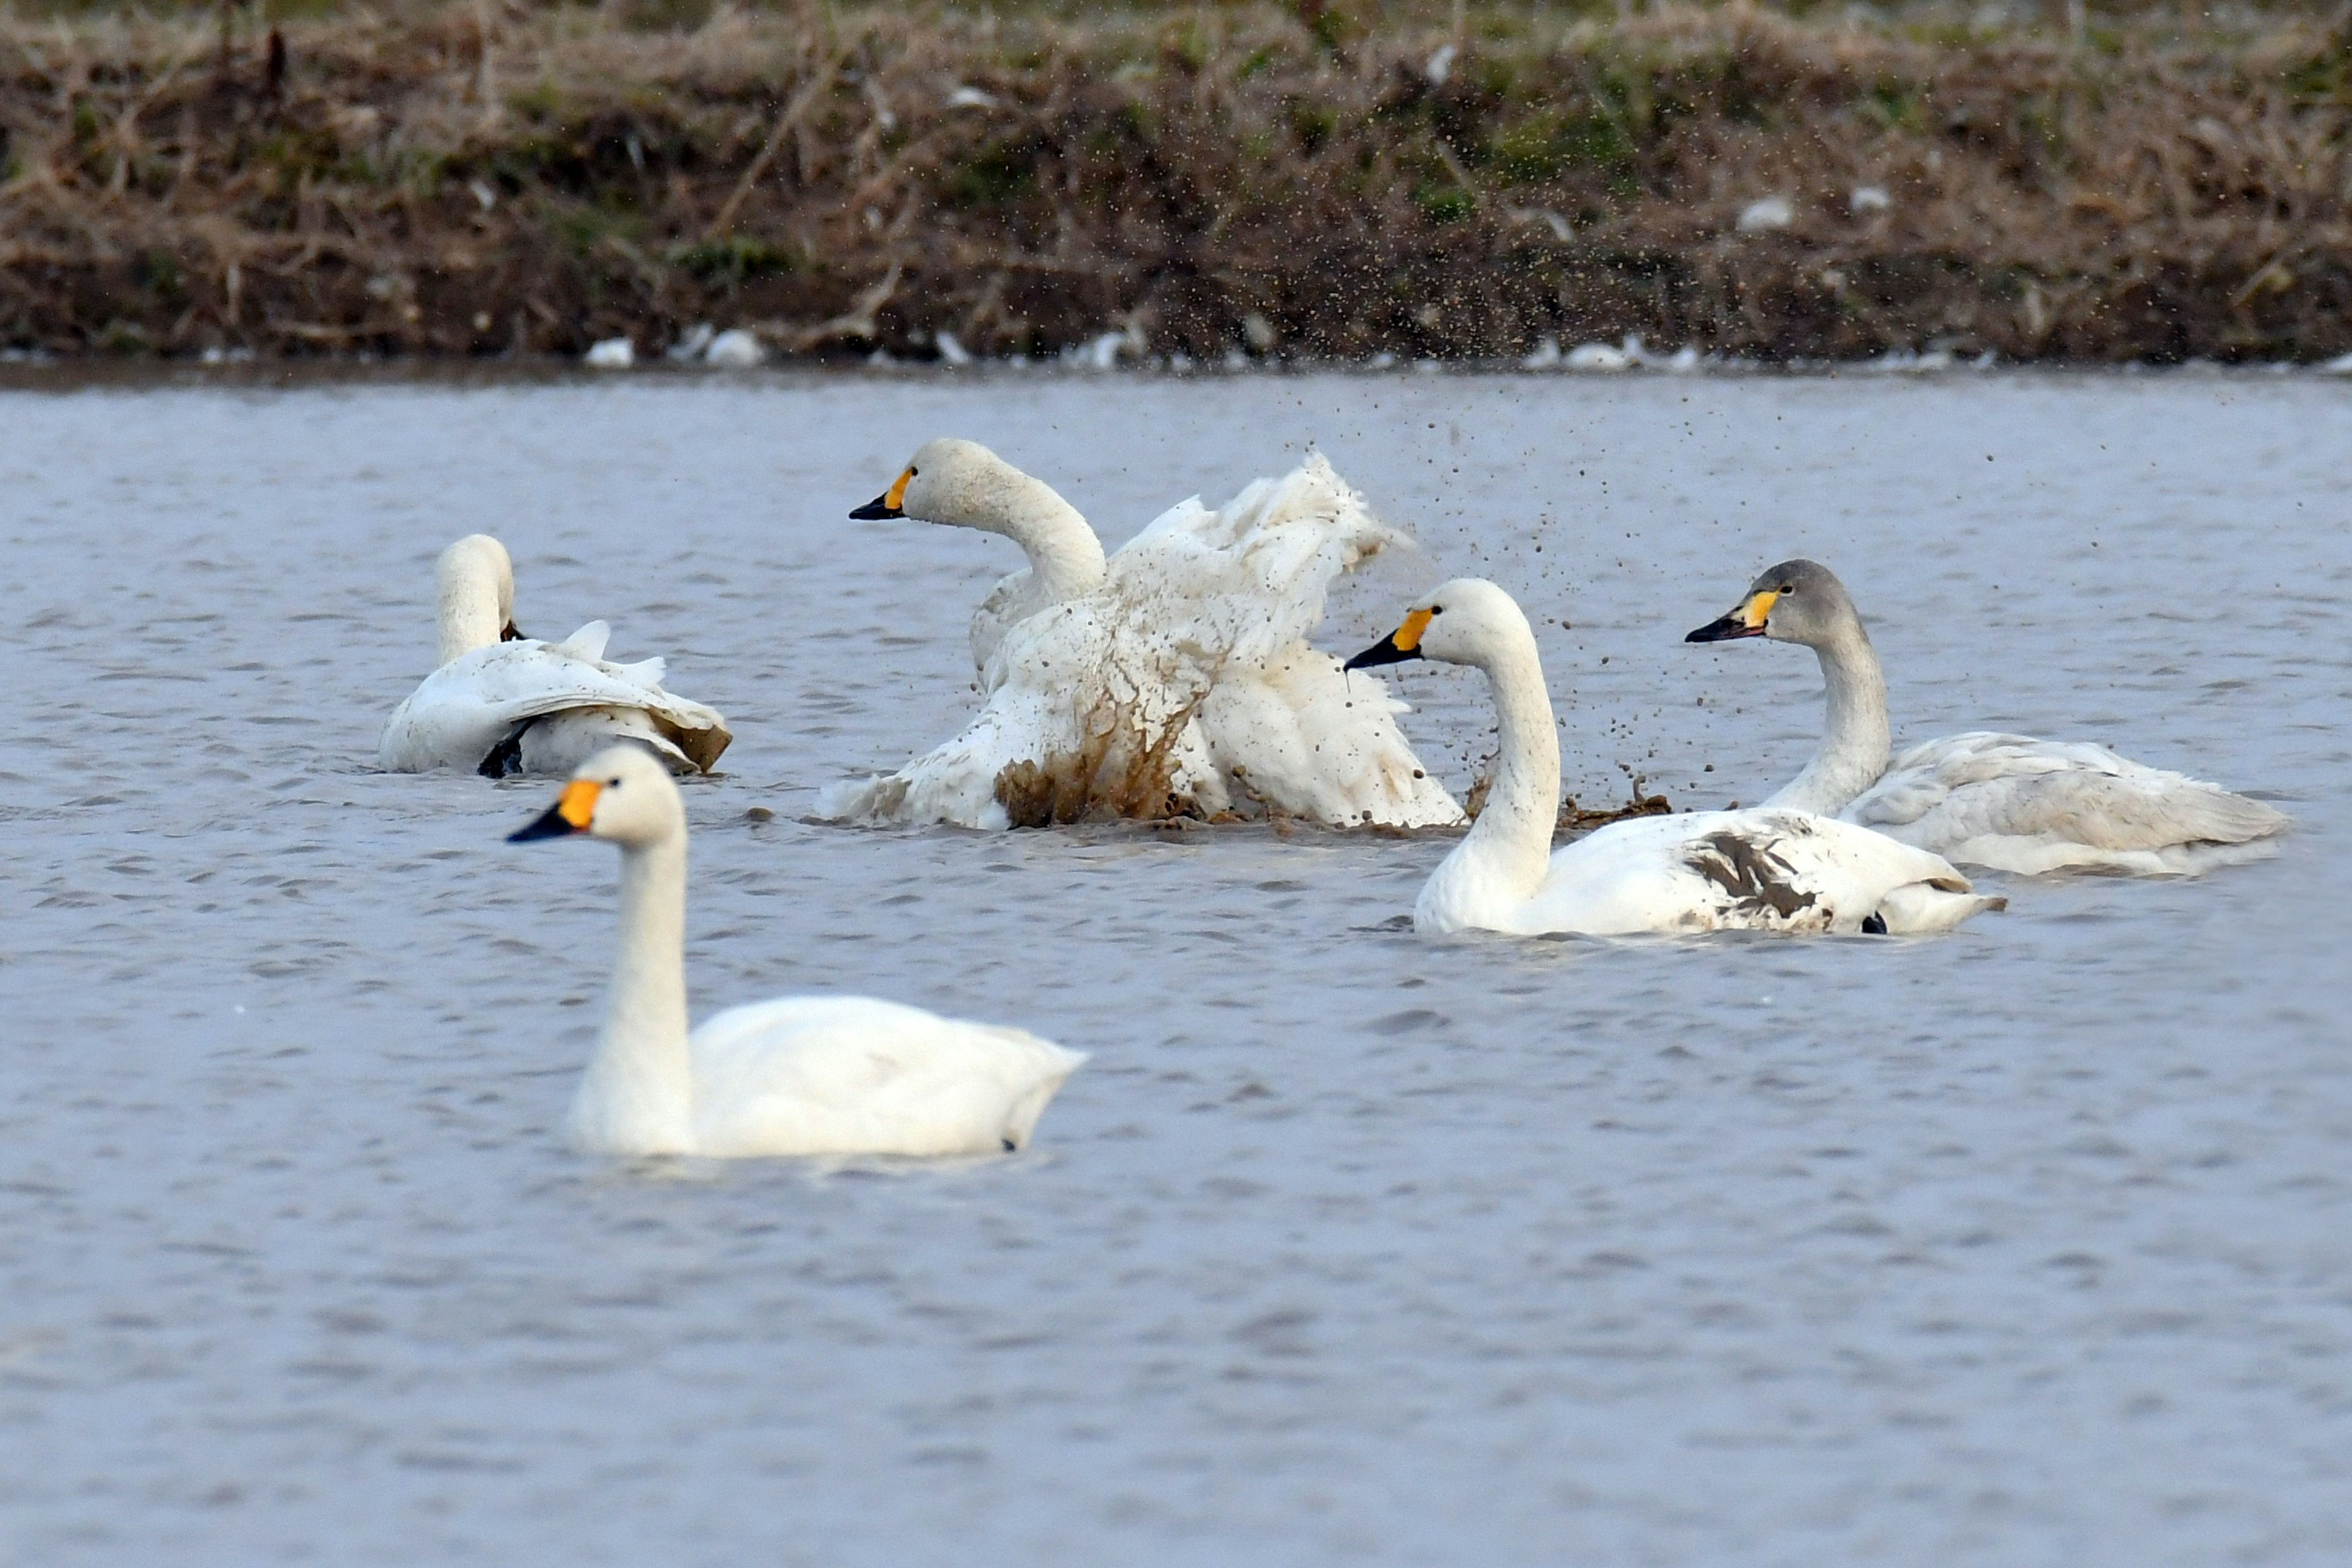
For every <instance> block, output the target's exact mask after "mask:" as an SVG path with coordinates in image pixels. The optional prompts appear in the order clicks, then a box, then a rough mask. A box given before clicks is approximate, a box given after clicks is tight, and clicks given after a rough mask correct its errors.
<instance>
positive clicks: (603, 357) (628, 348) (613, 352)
mask: <svg viewBox="0 0 2352 1568" xmlns="http://www.w3.org/2000/svg"><path fill="white" fill-rule="evenodd" d="M580 360H581V363H583V364H585V365H586V366H587V367H588V368H589V369H590V370H626V369H628V368H629V367H630V366H631V365H633V364H635V363H637V345H636V344H635V343H634V342H630V341H629V340H628V339H626V338H606V339H604V341H603V342H597V343H592V344H590V345H589V348H588V352H587V353H584V354H583V355H581V356H580Z"/></svg>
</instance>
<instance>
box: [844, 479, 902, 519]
mask: <svg viewBox="0 0 2352 1568" xmlns="http://www.w3.org/2000/svg"><path fill="white" fill-rule="evenodd" d="M914 477H915V470H914V469H912V468H908V470H907V471H906V472H905V473H903V474H900V475H899V476H898V483H896V484H894V485H892V486H891V487H890V488H889V489H887V490H884V491H883V492H882V493H881V494H880V495H878V496H876V497H875V498H874V499H873V500H870V501H867V502H866V504H865V505H864V506H861V507H859V508H858V509H857V510H856V511H853V512H851V513H850V514H849V515H850V516H851V517H853V518H855V519H856V520H857V521H860V522H872V521H876V520H877V519H880V518H886V517H904V516H906V515H907V514H906V513H905V512H904V511H902V510H899V509H900V508H901V507H902V506H903V505H904V504H905V502H906V500H907V481H908V479H913V478H914Z"/></svg>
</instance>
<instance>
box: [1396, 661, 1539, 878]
mask: <svg viewBox="0 0 2352 1568" xmlns="http://www.w3.org/2000/svg"><path fill="white" fill-rule="evenodd" d="M1484 668H1485V669H1486V683H1487V685H1488V687H1489V688H1490V689H1492V690H1493V692H1494V694H1495V716H1496V741H1497V742H1499V744H1500V746H1501V748H1502V749H1501V752H1500V754H1499V755H1498V756H1497V757H1496V763H1495V783H1494V786H1493V787H1492V788H1491V789H1489V790H1488V791H1487V792H1486V807H1485V809H1483V810H1481V811H1480V812H1479V813H1478V820H1477V821H1476V822H1475V823H1473V824H1472V825H1471V827H1470V833H1469V836H1468V837H1465V838H1464V839H1463V840H1462V842H1461V843H1460V844H1458V845H1456V846H1454V852H1453V853H1452V854H1450V855H1448V856H1447V857H1446V858H1445V859H1444V862H1443V863H1442V864H1441V865H1439V867H1438V868H1437V870H1436V872H1435V873H1434V874H1433V876H1432V877H1431V878H1430V879H1429V885H1428V886H1427V887H1426V888H1424V889H1423V891H1422V903H1421V907H1422V908H1423V909H1424V910H1432V911H1433V912H1434V911H1436V910H1440V909H1444V910H1449V911H1450V912H1451V913H1452V914H1453V916H1454V918H1455V919H1456V920H1458V921H1459V922H1460V923H1463V924H1473V925H1484V924H1492V923H1494V918H1495V917H1494V916H1493V915H1492V914H1491V913H1482V912H1481V911H1486V910H1493V909H1499V908H1505V907H1508V906H1510V905H1515V904H1517V903H1522V902H1524V901H1526V900H1528V899H1530V898H1533V897H1534V896H1535V892H1536V889H1538V888H1539V887H1541V886H1542V885H1543V879H1544V875H1545V873H1546V872H1547V871H1548V870H1549V868H1550V865H1551V835H1552V826H1553V825H1554V824H1555V823H1556V822H1558V821H1559V734H1558V733H1557V731H1555V730H1554V729H1553V727H1552V713H1551V694H1550V693H1549V692H1548V691H1546V690H1545V689H1544V678H1543V663H1542V661H1541V659H1540V658H1538V656H1537V654H1536V645H1535V639H1534V638H1533V637H1526V638H1524V639H1516V638H1515V639H1513V641H1512V643H1511V645H1510V646H1508V647H1503V648H1500V649H1497V650H1496V653H1495V655H1494V657H1493V658H1490V659H1488V660H1487V661H1486V664H1485V666H1484Z"/></svg>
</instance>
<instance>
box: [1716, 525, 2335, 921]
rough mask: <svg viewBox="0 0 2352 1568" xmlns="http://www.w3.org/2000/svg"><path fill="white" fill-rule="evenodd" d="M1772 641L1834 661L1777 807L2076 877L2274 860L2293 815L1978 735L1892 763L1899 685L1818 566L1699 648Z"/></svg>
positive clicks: (2179, 781)
mask: <svg viewBox="0 0 2352 1568" xmlns="http://www.w3.org/2000/svg"><path fill="white" fill-rule="evenodd" d="M1743 637H1769V638H1771V639H1772V640H1774V641H1776V642H1794V643H1802V644H1804V645H1805V646H1806V647H1810V648H1811V649H1812V650H1813V651H1814V653H1816V654H1817V655H1819V656H1820V658H1821V661H1822V683H1823V685H1824V686H1825V687H1826V688H1827V690H1828V707H1829V734H1828V737H1827V738H1826V739H1825V740H1824V741H1823V742H1822V749H1821V750H1820V751H1819V752H1816V753H1815V754H1814V756H1813V760H1812V761H1811V763H1807V764H1806V765H1805V770H1804V772H1802V773H1799V774H1798V775H1797V777H1796V779H1795V780H1794V781H1793V782H1792V783H1790V784H1789V785H1788V787H1786V788H1785V789H1783V790H1781V791H1780V793H1779V794H1777V795H1773V796H1772V797H1771V798H1770V799H1769V800H1768V801H1766V802H1765V803H1764V804H1765V805H1788V806H1795V807H1797V808H1799V809H1801V810H1804V811H1818V812H1824V813H1834V814H1836V815H1837V816H1842V817H1843V818H1844V819H1845V820H1846V821H1848V822H1855V823H1860V824H1861V825H1863V826H1865V827H1872V828H1875V829H1877V830H1878V831H1879V832H1881V833H1885V834H1887V835H1888V836H1890V837H1895V838H1900V839H1902V840H1903V841H1904V842H1905V843H1906V844H1916V845H1918V846H1919V847H1922V848H1926V849H1933V850H1935V851H1936V852H1937V854H1940V855H1945V856H1948V857H1949V858H1952V859H1954V860H1958V861H1962V862H1964V863H1966V864H1969V865H1974V866H1990V867H1991V868H1994V869H1995V870H2000V871H2013V872H2017V873H2019V874H2021V875H2024V876H2032V875H2035V874H2038V873H2040V872H2044V871H2055V870H2059V869H2062V868H2067V867H2081V868H2095V869H2100V870H2108V871H2126V872H2136V873H2140V874H2143V875H2166V874H2172V875H2179V874H2185V873H2193V872H2197V871H2202V870H2206V869H2209V868H2211V867H2214V866H2217V865H2222V864H2227V863H2229V862H2231V861H2233V860H2245V859H2250V858H2256V857H2258V856H2262V855H2267V854H2269V853H2271V849H2272V847H2271V846H2269V845H2266V844H2263V843H2261V842H2260V841H2261V840H2263V839H2264V838H2267V837H2271V836H2272V835H2274V834H2277V833H2279V832H2281V831H2283V830H2284V828H2285V827H2286V826H2287V825H2288V822H2289V820H2290V819H2289V818H2288V817H2287V816H2286V815H2285V814H2284V813H2283V812H2280V811H2277V810H2274V809H2273V808H2272V807H2270V806H2267V805H2263V803H2262V802H2261V801H2258V800H2249V799H2247V798H2246V797H2245V796H2244V795H2231V793H2230V792H2229V791H2227V790H2225V789H2223V788H2221V786H2220V785H2218V784H2204V783H2201V782H2200V781H2199V780H2196V779H2192V778H2189V776H2187V775H2186V774H2183V773H2166V772H2164V771H2163V770H2161V769H2158V768H2151V767H2145V766H2143V765H2141V764H2140V763H2135V762H2129V761H2126V759H2124V758H2122V757H2119V756H2117V755H2116V753H2115V752H2111V751H2109V750H2107V748H2106V747H2105V746H2099V745H2092V744H2088V743H2085V742H2059V741H2037V740H2033V739H2031V738H2030V737H2027V736H2024V735H2001V734H1995V733H1993V732H1991V731H1983V730H1976V731H1968V732H1967V733H1964V734H1958V735H1947V736H1945V737H1944V738H1943V739H1941V740H1939V741H1929V742H1925V743H1924V744H1921V745H1917V746H1914V747H1912V748H1911V749H1910V750H1909V751H1906V752H1904V753H1903V754H1902V755H1901V756H1899V757H1896V758H1895V761H1894V763H1893V764H1892V765H1891V766H1890V765H1889V764H1888V762H1887V753H1888V752H1889V750H1890V747H1889V742H1888V739H1887V735H1888V731H1887V719H1886V677H1885V672H1884V671H1883V670H1882V669H1881V668H1879V663H1878V654H1877V652H1876V650H1874V648H1872V647H1871V646H1870V635H1869V634H1868V633H1867V632H1865V631H1864V629H1863V626H1862V616H1861V615H1860V614H1859V613H1858V612H1857V611H1856V610H1855V609H1854V606H1853V598H1852V597H1851V596H1849V595H1847V593H1846V591H1845V584H1843V583H1841V582H1839V581H1838V580H1837V575H1836V574H1834V573H1832V571H1831V570H1830V569H1829V568H1828V567H1826V566H1823V565H1821V564H1819V563H1815V562H1811V561H1784V562H1782V563H1780V565H1778V566H1774V567H1772V568H1770V569H1769V570H1768V571H1766V572H1765V573H1764V574H1763V575H1762V576H1760V577H1759V578H1757V579H1756V581H1755V583H1754V584H1751V585H1750V586H1749V588H1748V593H1747V595H1746V596H1745V597H1743V598H1742V599H1741V600H1740V602H1739V605H1738V608H1737V609H1735V610H1733V611H1732V612H1731V613H1730V614H1729V615H1727V616H1723V617H1722V618H1720V619H1718V620H1716V621H1712V622H1709V623H1708V624H1707V625H1706V626H1701V627H1699V629H1698V630H1696V631H1695V632H1692V633H1691V634H1690V636H1689V637H1688V638H1687V639H1686V640H1688V641H1690V642H1727V641H1731V640H1734V639H1737V638H1743Z"/></svg>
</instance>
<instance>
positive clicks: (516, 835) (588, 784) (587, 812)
mask: <svg viewBox="0 0 2352 1568" xmlns="http://www.w3.org/2000/svg"><path fill="white" fill-rule="evenodd" d="M602 787H603V786H602V785H600V784H597V783H596V781H595V780H593V779H573V780H572V782H571V783H570V784H565V785H564V786H563V793H562V795H557V796H556V797H555V804H554V805H551V806H549V807H548V808H547V809H546V810H545V811H543V812H541V814H540V815H539V816H538V817H537V818H536V819H535V820H534V821H532V823H531V824H530V826H528V827H518V828H516V829H515V830H514V831H513V832H512V833H509V834H508V835H507V842H508V843H509V844H528V843H530V841H531V840H532V839H534V838H562V837H565V836H566V835H568V834H573V833H585V832H587V831H588V825H589V824H590V823H592V822H593V821H595V820H596V792H597V790H599V789H600V788H602Z"/></svg>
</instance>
